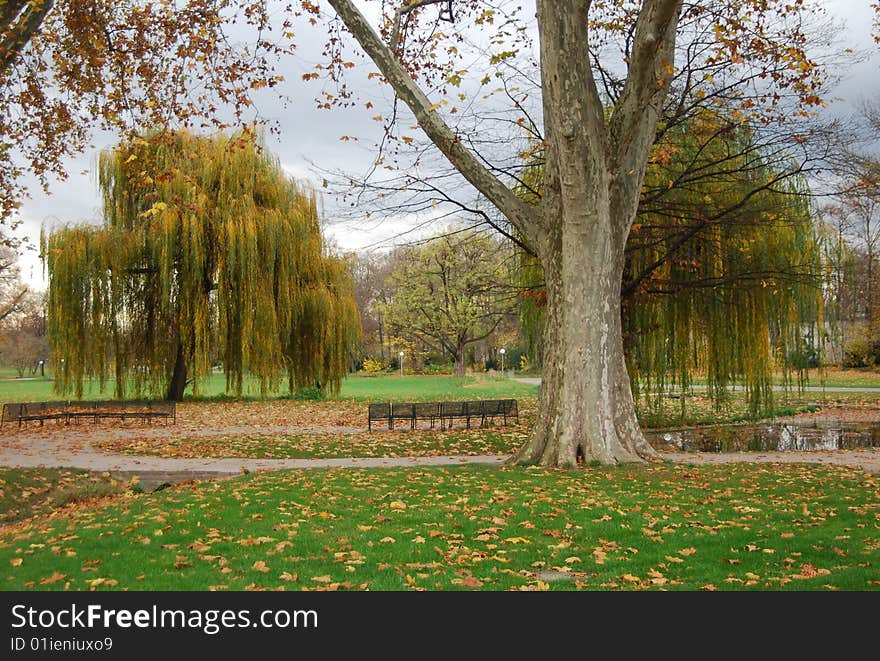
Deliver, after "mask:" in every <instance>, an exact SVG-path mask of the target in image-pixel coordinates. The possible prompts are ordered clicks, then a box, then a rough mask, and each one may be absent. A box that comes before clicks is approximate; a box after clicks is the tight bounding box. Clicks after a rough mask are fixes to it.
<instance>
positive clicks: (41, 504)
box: [0, 468, 128, 524]
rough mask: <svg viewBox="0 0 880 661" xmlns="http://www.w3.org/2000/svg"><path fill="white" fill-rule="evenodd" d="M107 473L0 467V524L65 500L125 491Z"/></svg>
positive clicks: (42, 511)
mask: <svg viewBox="0 0 880 661" xmlns="http://www.w3.org/2000/svg"><path fill="white" fill-rule="evenodd" d="M127 488H128V485H127V484H123V483H122V482H120V481H118V480H115V479H113V478H112V477H111V476H110V475H108V474H104V475H96V474H95V473H90V472H89V471H84V470H74V469H69V468H37V469H18V468H0V524H4V523H11V522H14V521H18V520H21V519H26V518H29V517H31V516H36V515H39V514H45V513H49V512H52V511H53V510H55V509H57V508H59V507H63V506H64V505H67V504H68V503H83V502H90V501H93V500H96V499H100V498H104V497H107V496H113V495H116V494H119V493H122V492H124V491H125V490H126V489H127Z"/></svg>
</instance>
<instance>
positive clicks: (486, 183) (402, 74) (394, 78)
mask: <svg viewBox="0 0 880 661" xmlns="http://www.w3.org/2000/svg"><path fill="white" fill-rule="evenodd" d="M330 4H331V5H332V6H333V8H334V9H335V10H336V13H337V14H338V15H339V17H340V18H341V19H342V20H343V22H344V23H345V25H346V27H347V28H348V29H349V31H351V33H352V35H354V37H355V39H357V41H358V43H359V44H360V45H361V47H362V48H363V49H364V50H365V51H366V52H367V55H369V56H370V58H371V59H372V60H373V61H374V62H375V63H376V66H378V67H379V70H380V71H381V72H382V75H383V76H384V77H385V79H386V80H387V81H388V83H389V84H390V85H391V86H392V87H393V88H394V91H395V92H396V93H397V95H398V96H399V97H400V98H401V99H402V100H403V101H404V103H406V105H407V106H409V109H410V110H411V111H412V112H413V114H414V115H415V117H416V120H417V121H418V123H419V126H420V127H421V128H422V130H423V131H424V132H425V133H426V134H427V135H428V137H429V138H430V139H431V141H432V142H433V143H434V144H435V145H437V147H438V148H439V149H440V151H442V152H443V154H444V155H445V156H446V158H447V159H449V161H450V163H452V164H453V165H454V166H455V167H456V168H457V169H458V170H459V171H460V172H461V173H462V175H463V176H464V177H465V179H467V180H468V181H469V182H470V183H471V184H472V185H473V186H474V187H475V188H476V189H477V190H478V191H480V192H481V193H482V194H483V195H485V196H486V197H487V198H488V199H489V200H490V201H491V202H492V203H493V204H494V205H495V206H496V207H498V209H499V210H501V212H502V213H503V214H504V215H505V216H507V218H508V219H509V220H510V222H511V223H513V225H514V226H515V227H516V228H517V229H518V230H519V231H520V232H521V233H522V235H523V237H524V238H525V240H526V241H527V242H528V243H534V242H535V241H537V240H538V234H537V232H536V226H537V225H538V216H537V215H536V213H535V210H534V209H533V208H531V207H530V206H529V205H528V204H526V203H525V202H523V201H522V200H520V199H519V198H518V197H517V196H516V194H514V192H513V191H512V190H510V189H509V188H508V187H507V186H505V185H504V183H503V182H501V181H500V180H499V179H498V178H497V177H496V176H495V175H493V174H492V173H491V172H490V171H489V170H488V169H487V168H486V167H484V166H483V165H482V164H481V163H480V161H479V160H478V159H477V157H476V156H474V154H473V153H471V152H470V151H469V150H468V149H467V148H465V147H464V146H463V145H462V143H461V139H460V138H459V136H457V135H456V134H455V133H454V132H453V131H452V129H451V128H450V127H449V125H448V124H446V122H445V121H444V120H443V118H442V117H441V116H440V115H439V114H438V113H437V111H436V109H435V108H434V106H433V104H432V103H431V101H430V100H429V99H428V97H427V96H426V95H425V93H424V92H423V91H422V90H421V88H420V87H419V86H418V85H417V84H416V82H415V81H414V80H413V79H412V76H410V74H409V73H408V72H407V70H406V69H405V68H404V67H403V65H402V64H401V63H400V62H399V61H398V60H397V58H396V56H395V54H394V53H393V52H392V51H391V49H390V48H389V47H388V46H387V45H386V44H385V43H383V42H382V40H381V38H380V37H379V35H378V34H376V31H375V30H374V29H373V27H372V26H371V25H370V24H369V22H368V21H367V19H366V18H365V17H364V15H363V14H361V12H360V11H359V10H358V9H357V7H355V6H354V4H353V3H352V2H351V0H330Z"/></svg>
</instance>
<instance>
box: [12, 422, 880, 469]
mask: <svg viewBox="0 0 880 661" xmlns="http://www.w3.org/2000/svg"><path fill="white" fill-rule="evenodd" d="M334 429H335V428H334ZM340 429H342V428H340ZM344 429H345V431H349V430H351V429H354V428H344ZM133 431H134V430H127V429H124V428H121V429H105V430H100V431H97V430H93V431H92V432H88V433H87V432H84V431H71V432H62V433H58V432H55V433H28V432H24V433H22V434H20V435H14V436H12V435H5V436H2V437H0V466H8V467H11V468H36V467H43V468H46V467H69V468H84V469H88V470H93V471H101V472H103V471H109V472H122V473H133V474H142V473H143V474H150V473H153V474H174V475H175V476H176V477H179V478H181V479H185V477H186V476H187V475H189V476H191V477H200V478H202V477H223V476H229V475H235V474H238V473H240V472H242V470H247V471H257V470H272V469H279V468H337V467H339V468H341V467H347V468H376V467H401V466H404V467H405V466H444V465H445V466H449V465H460V464H487V465H496V466H497V465H501V464H502V463H504V461H505V460H506V459H507V458H508V457H507V456H506V455H478V456H465V455H446V456H431V457H363V458H352V457H349V458H338V459H248V458H199V459H186V458H176V457H174V458H171V457H168V458H165V457H146V456H136V455H129V454H112V453H109V452H103V451H99V450H96V449H95V448H94V447H92V445H91V442H92V441H94V440H98V437H100V439H101V440H103V439H106V438H121V437H122V438H124V437H131V436H132V435H133ZM145 431H149V432H150V433H149V435H151V436H160V435H166V436H167V435H169V433H173V431H174V430H173V429H169V430H168V431H167V432H164V434H163V432H162V431H161V430H159V429H156V430H143V429H140V430H137V432H136V435H137V436H139V437H141V436H143V435H144V432H145ZM218 431H221V430H205V434H208V433H214V434H217V433H218ZM250 431H251V433H253V428H250ZM284 431H300V432H303V431H306V430H305V429H303V428H296V429H295V428H292V427H285V428H284ZM311 431H313V432H314V431H317V428H315V429H312V430H311ZM322 431H330V428H326V429H325V428H322ZM336 431H340V430H336ZM222 432H223V433H229V434H234V433H236V428H224V429H223V430H222ZM663 457H664V458H665V459H667V460H669V461H674V462H677V463H686V464H687V463H692V464H704V463H705V464H719V463H738V462H760V463H819V464H831V465H841V466H849V467H852V468H861V469H863V470H866V471H868V472H871V473H880V448H871V449H862V450H852V451H847V450H833V451H823V450H817V451H811V452H735V453H723V454H715V453H685V452H676V453H664V454H663Z"/></svg>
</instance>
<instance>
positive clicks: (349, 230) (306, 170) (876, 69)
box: [18, 0, 880, 288]
mask: <svg viewBox="0 0 880 661" xmlns="http://www.w3.org/2000/svg"><path fill="white" fill-rule="evenodd" d="M821 4H822V5H824V6H825V7H826V9H827V10H828V11H829V13H831V14H832V15H833V16H836V17H837V18H839V19H840V20H841V21H843V22H844V24H845V26H846V32H845V38H846V40H847V44H846V45H848V46H851V47H853V48H862V49H867V48H871V34H870V33H871V21H872V13H871V10H870V8H869V4H870V3H869V1H868V0H823V1H822V2H821ZM300 35H301V36H300V40H299V42H298V43H299V53H298V56H297V57H296V58H293V59H291V60H290V62H288V63H285V64H284V66H283V68H282V71H281V73H283V74H284V75H285V76H286V79H287V82H286V83H285V85H286V88H285V90H284V91H285V93H286V94H287V96H288V97H290V99H291V103H290V104H289V105H287V106H286V107H284V106H282V105H281V104H280V103H279V102H278V101H277V97H276V96H274V95H270V94H266V95H264V96H262V97H261V98H260V99H259V101H258V106H259V111H260V113H261V115H262V116H263V117H264V118H265V119H266V120H268V121H277V122H278V124H279V126H280V132H279V133H278V134H273V135H267V137H266V138H267V139H266V141H267V146H268V148H269V149H270V150H271V151H273V152H274V153H275V154H276V155H277V156H278V158H279V159H280V161H281V163H282V165H283V166H284V168H285V169H286V170H287V172H288V173H289V174H291V175H293V176H295V177H298V178H304V179H310V180H312V181H316V182H317V181H320V177H319V176H317V175H316V174H315V173H314V171H313V170H312V166H311V165H310V163H314V164H315V165H317V166H319V167H321V168H324V169H328V170H334V169H345V170H348V171H353V172H363V171H364V170H365V169H366V168H367V167H368V166H369V164H370V162H371V160H372V158H373V156H374V153H373V151H372V149H371V148H370V145H372V144H373V143H374V142H375V141H376V140H377V139H378V137H379V130H380V125H379V124H378V123H376V122H374V121H372V119H371V116H372V115H374V114H376V112H377V111H378V112H382V111H383V109H384V108H387V106H388V101H389V99H390V97H391V95H390V92H389V90H388V89H386V88H383V87H382V86H381V85H380V84H379V83H378V82H376V81H366V80H365V76H364V75H363V74H361V75H358V74H355V75H354V77H353V80H355V81H358V80H360V81H362V83H360V84H359V87H360V88H361V90H360V91H361V98H362V99H363V100H371V101H372V102H373V104H374V106H375V108H376V110H372V111H371V110H366V109H364V108H363V106H362V105H361V106H359V107H358V108H356V109H351V110H338V109H337V110H332V111H326V110H318V109H317V108H316V104H315V101H314V98H315V96H316V94H317V92H318V91H319V90H318V87H316V86H315V84H314V83H311V84H308V83H304V82H303V81H302V80H301V75H302V73H304V72H306V71H308V70H310V68H311V65H312V64H314V63H316V62H318V61H320V60H321V56H320V47H321V46H322V45H323V39H322V36H321V35H320V34H319V33H318V31H317V30H313V31H312V33H311V34H304V33H303V32H300ZM872 50H873V52H874V56H873V57H872V58H871V59H870V60H868V61H865V62H862V63H859V64H856V65H854V66H852V67H850V68H849V70H848V71H847V72H846V73H845V78H844V79H843V81H842V82H841V84H840V85H839V86H838V87H837V88H836V89H835V91H834V92H835V96H839V97H842V98H843V99H844V101H843V102H842V103H841V104H840V106H839V107H838V108H837V112H845V111H846V109H847V108H848V107H850V106H851V104H852V103H853V102H855V101H857V100H859V99H860V98H865V97H870V96H874V95H877V94H880V53H878V51H880V49H878V48H876V47H873V48H872ZM341 135H356V136H357V137H358V138H359V139H360V142H357V143H356V142H351V141H348V142H344V141H340V139H339V138H340V136H341ZM114 141H115V140H114V136H112V135H103V134H102V135H96V136H95V140H94V145H95V149H94V150H93V151H91V152H89V153H86V154H83V155H82V156H81V157H80V158H78V159H76V160H75V161H73V162H71V164H70V167H69V170H68V171H69V173H70V177H69V179H67V180H66V181H61V182H55V183H53V184H52V186H51V189H50V194H48V195H46V194H44V193H43V192H42V191H41V190H40V189H39V188H35V187H32V190H31V198H30V199H28V200H25V202H24V204H23V206H22V208H21V218H22V220H23V224H22V227H21V229H20V231H19V232H18V234H19V235H21V236H27V237H29V238H30V240H31V241H32V242H33V243H34V245H36V244H37V243H38V240H39V234H40V227H41V225H45V226H47V227H51V226H53V225H55V224H59V223H69V222H80V221H91V222H99V218H100V207H99V204H100V202H99V197H98V194H97V185H96V181H95V177H94V174H93V163H94V160H95V156H96V154H97V152H98V151H99V150H100V149H102V148H104V147H106V146H109V145H110V144H112V143H113V142H114ZM325 203H326V208H327V210H328V214H327V216H328V224H327V226H326V229H327V232H328V234H329V235H330V236H331V237H332V238H333V240H334V241H335V242H336V243H337V244H338V245H339V246H340V247H341V248H343V249H346V250H359V249H363V248H365V247H367V246H374V245H376V244H377V243H380V242H382V241H383V240H389V241H390V240H392V237H393V236H394V235H395V234H396V233H397V232H398V231H400V229H401V228H402V224H401V223H400V222H387V221H386V222H380V220H379V219H373V220H372V221H370V222H366V221H364V222H361V223H353V222H346V223H344V224H340V223H336V224H334V223H333V222H329V221H331V220H332V218H330V216H332V215H333V214H332V208H333V204H334V202H333V200H325ZM21 263H22V275H23V277H24V278H25V279H26V281H27V282H29V283H30V284H31V285H32V286H34V287H36V288H44V287H45V282H44V280H43V278H42V272H41V266H40V262H39V259H38V258H37V256H36V253H35V252H30V253H28V254H26V255H25V256H24V257H23V258H22V262H21Z"/></svg>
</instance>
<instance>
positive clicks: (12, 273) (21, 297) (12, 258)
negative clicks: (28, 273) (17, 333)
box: [0, 241, 28, 324]
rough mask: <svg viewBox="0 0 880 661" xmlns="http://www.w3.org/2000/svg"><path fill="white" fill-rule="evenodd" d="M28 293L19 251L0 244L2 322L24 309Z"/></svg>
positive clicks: (0, 311)
mask: <svg viewBox="0 0 880 661" xmlns="http://www.w3.org/2000/svg"><path fill="white" fill-rule="evenodd" d="M0 243H2V241H0ZM27 295H28V288H27V287H26V286H25V285H24V283H22V281H21V274H20V272H19V268H18V253H17V252H16V251H15V250H14V249H13V248H11V247H9V246H5V245H0V324H3V323H4V321H5V320H6V319H7V318H8V317H10V316H12V315H15V314H16V313H19V312H21V311H22V308H23V305H24V303H25V301H26V298H27Z"/></svg>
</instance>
